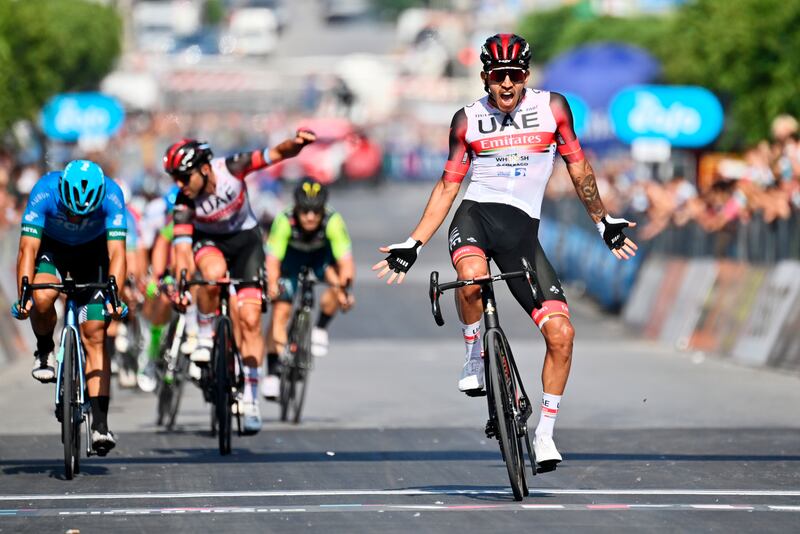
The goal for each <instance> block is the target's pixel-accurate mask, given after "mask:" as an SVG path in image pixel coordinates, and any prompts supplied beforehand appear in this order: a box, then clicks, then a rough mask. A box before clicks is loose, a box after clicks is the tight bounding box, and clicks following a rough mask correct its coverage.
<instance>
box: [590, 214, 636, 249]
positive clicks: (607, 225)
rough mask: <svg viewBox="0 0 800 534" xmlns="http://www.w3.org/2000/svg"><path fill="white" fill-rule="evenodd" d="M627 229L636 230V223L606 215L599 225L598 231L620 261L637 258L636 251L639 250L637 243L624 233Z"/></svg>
mask: <svg viewBox="0 0 800 534" xmlns="http://www.w3.org/2000/svg"><path fill="white" fill-rule="evenodd" d="M626 228H636V223H635V222H632V221H629V220H627V219H616V218H614V217H611V216H610V215H606V216H605V217H603V218H602V219H600V221H599V222H598V223H597V231H598V232H600V236H601V237H602V238H603V241H605V243H606V245H607V246H608V248H609V250H611V253H612V254H613V255H614V256H615V257H616V258H617V259H618V260H629V259H631V258H632V257H634V256H636V251H637V250H639V247H638V246H637V245H636V243H634V242H633V240H631V239H630V238H629V237H627V236H626V235H625V234H624V233H623V230H624V229H626Z"/></svg>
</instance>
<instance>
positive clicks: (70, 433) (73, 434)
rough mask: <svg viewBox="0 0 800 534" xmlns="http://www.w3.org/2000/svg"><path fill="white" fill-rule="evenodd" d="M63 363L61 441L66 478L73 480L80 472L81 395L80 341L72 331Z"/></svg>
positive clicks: (66, 341) (67, 336)
mask: <svg viewBox="0 0 800 534" xmlns="http://www.w3.org/2000/svg"><path fill="white" fill-rule="evenodd" d="M62 349H63V358H62V361H61V414H60V415H61V441H62V442H63V444H64V477H65V478H66V479H67V480H72V478H73V477H74V476H75V475H76V474H77V473H78V472H79V470H80V441H81V428H80V409H81V408H80V402H79V398H80V393H79V391H78V389H79V388H78V385H79V384H80V377H79V376H78V361H77V360H78V340H77V338H76V336H75V332H74V331H73V330H72V329H69V330H68V331H67V334H66V336H64V347H62Z"/></svg>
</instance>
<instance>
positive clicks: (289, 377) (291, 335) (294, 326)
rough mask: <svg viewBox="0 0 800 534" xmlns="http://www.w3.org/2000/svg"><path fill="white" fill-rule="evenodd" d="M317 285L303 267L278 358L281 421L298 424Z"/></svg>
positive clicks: (308, 368) (310, 364)
mask: <svg viewBox="0 0 800 534" xmlns="http://www.w3.org/2000/svg"><path fill="white" fill-rule="evenodd" d="M318 282H319V280H317V278H316V277H315V276H314V272H313V271H312V270H311V269H309V268H308V267H303V268H302V269H301V270H300V275H299V276H298V277H297V292H296V293H295V295H294V301H293V303H292V318H291V320H290V321H289V328H288V329H287V335H286V345H285V346H284V349H283V355H282V357H281V382H280V397H279V400H280V405H281V421H288V420H289V418H290V415H291V420H292V422H293V423H295V424H297V423H299V422H300V414H301V413H302V411H303V404H304V402H305V398H306V389H307V386H308V375H309V374H310V373H311V369H312V368H313V365H314V359H313V356H312V354H311V311H312V309H313V308H314V286H315V285H316V284H317V283H318Z"/></svg>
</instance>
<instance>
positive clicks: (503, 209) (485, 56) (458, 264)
mask: <svg viewBox="0 0 800 534" xmlns="http://www.w3.org/2000/svg"><path fill="white" fill-rule="evenodd" d="M530 57H531V52H530V46H529V45H528V43H527V42H526V41H525V40H524V39H522V38H521V37H519V36H517V35H514V34H497V35H494V36H492V37H490V38H489V39H487V40H486V42H485V43H484V45H483V47H482V48H481V56H480V58H481V62H482V63H483V72H482V73H481V79H482V80H483V83H484V89H485V90H486V92H487V93H488V94H487V96H484V97H483V98H481V99H480V100H477V101H476V102H473V103H472V104H470V105H468V106H466V107H464V108H462V109H460V110H459V111H458V112H456V114H455V116H454V117H453V120H452V123H451V126H450V153H449V157H448V161H447V163H446V164H445V168H444V172H443V174H442V178H441V180H440V181H439V182H437V184H436V186H435V187H434V189H433V192H432V193H431V196H430V199H429V200H428V205H427V206H426V208H425V211H424V213H423V215H422V219H421V220H420V222H419V224H418V225H417V227H416V228H415V229H414V231H413V232H412V233H411V237H409V238H408V239H407V240H406V241H405V242H404V243H398V244H394V245H389V246H387V247H382V248H381V249H380V250H381V252H385V253H388V254H389V255H388V257H387V258H386V259H385V260H383V261H381V262H379V263H377V264H375V265H374V266H373V270H380V272H379V273H378V276H379V277H381V278H382V277H384V276H385V275H386V274H387V273H388V272H389V271H392V274H391V275H390V276H389V278H388V280H387V283H390V284H391V283H392V282H394V281H395V280H397V281H398V283H400V282H402V280H403V278H404V276H405V273H406V272H408V269H409V268H410V267H411V266H412V265H413V264H414V261H415V260H416V259H417V255H418V253H419V250H420V249H421V248H422V246H423V244H424V243H427V242H428V241H429V240H430V238H431V237H432V236H433V234H434V233H435V232H436V230H437V229H438V228H439V226H440V225H441V224H442V222H443V221H444V220H445V218H446V217H447V213H448V212H449V211H450V208H451V206H452V204H453V202H454V201H455V199H456V195H457V194H458V191H459V188H460V185H461V182H462V181H463V180H464V177H465V175H466V174H467V171H468V170H469V168H470V165H471V166H472V178H471V180H470V184H469V187H468V188H467V192H466V194H465V195H464V200H463V201H462V203H461V205H460V206H459V208H458V210H457V211H456V214H455V216H454V217H453V222H452V224H451V226H450V231H449V235H448V241H449V250H450V257H451V260H452V263H453V266H454V267H455V269H456V272H457V273H458V278H459V279H470V278H475V277H479V276H483V275H487V274H488V262H487V258H492V259H494V261H495V263H496V264H497V266H498V268H499V269H500V270H501V271H515V270H519V268H520V258H521V257H523V256H524V257H527V258H528V259H529V260H530V261H531V263H532V264H533V267H534V269H535V271H536V279H537V281H538V285H539V286H540V287H541V290H542V295H540V300H541V306H540V307H538V308H537V307H536V303H535V302H534V299H533V296H532V294H531V291H530V289H529V288H528V286H527V282H525V281H524V280H513V281H509V283H508V286H509V289H510V290H511V292H512V294H513V295H514V297H515V298H516V299H517V302H519V304H520V305H521V306H522V307H523V308H524V309H525V312H526V313H527V314H529V315H530V316H531V318H532V319H533V321H534V322H535V324H536V326H537V327H538V328H539V329H540V330H541V332H542V334H543V336H544V339H545V342H546V345H547V352H546V354H545V359H544V364H543V368H542V386H543V395H542V406H541V415H540V419H539V424H538V426H537V427H536V432H535V437H534V449H535V453H536V461H537V463H539V464H540V465H539V466H540V468H542V469H544V470H548V469H552V468H554V467H555V465H556V464H557V463H558V462H560V461H561V455H560V454H559V453H558V450H557V449H556V446H555V443H554V442H553V427H554V424H555V420H556V417H557V415H558V410H559V405H560V401H561V395H562V394H563V392H564V388H565V386H566V383H567V378H568V376H569V370H570V364H571V360H572V341H573V337H574V331H573V328H572V323H571V322H570V315H569V308H568V307H567V301H566V297H565V296H564V292H563V290H562V289H561V283H560V282H559V280H558V277H557V276H556V273H555V272H554V270H553V267H552V266H551V265H550V262H549V261H548V260H547V258H546V257H545V254H544V252H543V251H542V248H541V246H540V244H539V240H538V235H537V234H538V230H539V216H540V208H541V204H542V198H543V195H544V190H545V187H546V185H547V181H548V180H549V178H550V174H551V172H552V170H553V163H554V159H555V154H556V152H558V154H560V155H561V157H562V158H563V159H564V161H565V163H566V166H567V170H568V172H569V175H570V177H571V179H572V182H573V184H574V186H575V190H576V192H577V193H578V197H579V198H580V199H581V201H582V202H583V204H584V206H585V207H586V210H587V212H588V213H589V216H590V217H591V218H592V220H593V221H594V222H595V224H596V225H597V229H598V231H599V232H600V235H601V236H602V238H603V240H604V241H605V243H606V245H608V247H609V249H610V250H611V252H612V253H613V254H614V255H615V256H616V257H617V258H619V259H628V258H629V257H631V256H633V255H634V254H635V250H636V248H637V247H636V245H635V244H634V243H633V242H632V241H631V240H630V239H627V238H626V237H625V235H624V234H623V229H624V228H627V227H633V226H635V223H631V222H628V221H626V220H624V219H614V218H612V217H610V216H609V215H608V212H607V211H606V209H605V207H604V206H603V203H602V201H601V200H600V196H599V194H598V191H597V183H596V181H595V177H594V171H593V170H592V167H591V165H589V162H588V161H587V160H586V158H585V157H584V154H583V152H582V150H581V146H580V143H579V142H578V138H577V136H576V135H575V131H574V128H573V123H572V112H571V110H570V107H569V104H568V103H567V101H566V99H565V98H564V97H563V96H562V95H560V94H558V93H554V92H548V91H540V90H535V89H527V88H526V87H525V85H526V84H527V82H528V77H529V71H528V68H529V63H530ZM456 307H457V309H458V313H459V318H460V319H461V322H462V332H463V336H464V344H465V346H466V362H465V364H464V368H463V371H462V374H461V379H460V380H459V383H458V387H459V389H460V390H461V391H464V392H467V393H468V394H475V393H476V392H477V391H480V390H482V389H483V388H484V371H483V359H482V350H481V337H480V318H481V315H482V312H483V310H482V304H481V297H480V288H479V287H477V286H466V287H464V288H461V289H459V290H458V292H457V293H456Z"/></svg>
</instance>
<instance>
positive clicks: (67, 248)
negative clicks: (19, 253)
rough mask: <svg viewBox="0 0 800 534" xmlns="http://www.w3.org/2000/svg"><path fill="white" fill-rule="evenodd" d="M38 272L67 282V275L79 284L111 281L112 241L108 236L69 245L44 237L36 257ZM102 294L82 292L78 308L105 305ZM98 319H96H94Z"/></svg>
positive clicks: (76, 298) (78, 300)
mask: <svg viewBox="0 0 800 534" xmlns="http://www.w3.org/2000/svg"><path fill="white" fill-rule="evenodd" d="M36 272H37V273H48V274H53V275H55V276H57V277H58V278H60V279H61V280H64V278H65V277H66V276H67V273H69V275H70V276H71V277H72V279H73V280H75V282H77V283H79V284H88V283H93V282H105V281H106V280H107V279H108V241H107V239H106V235H105V233H104V234H103V235H101V236H100V237H98V238H97V239H93V240H91V241H89V242H88V243H81V244H80V245H68V244H66V243H62V242H61V241H56V240H55V239H53V238H51V237H49V236H47V235H44V236H42V242H41V244H40V245H39V252H38V254H37V255H36ZM104 300H105V298H104V296H103V294H102V292H98V291H91V290H87V291H82V292H80V293H79V294H78V295H77V296H76V297H75V302H76V303H77V304H78V306H84V305H86V304H102V303H103V302H104ZM93 318H94V317H93Z"/></svg>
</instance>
